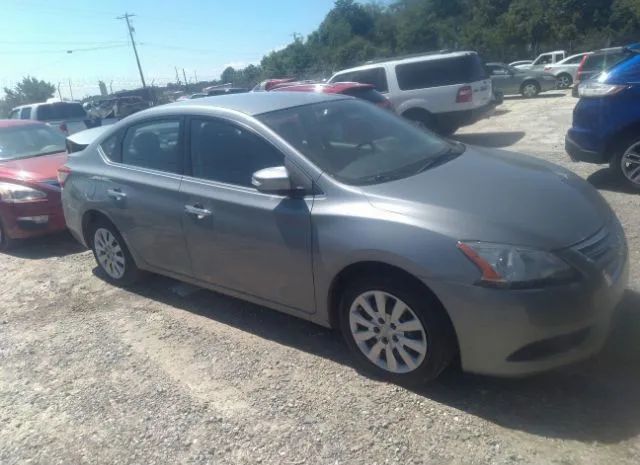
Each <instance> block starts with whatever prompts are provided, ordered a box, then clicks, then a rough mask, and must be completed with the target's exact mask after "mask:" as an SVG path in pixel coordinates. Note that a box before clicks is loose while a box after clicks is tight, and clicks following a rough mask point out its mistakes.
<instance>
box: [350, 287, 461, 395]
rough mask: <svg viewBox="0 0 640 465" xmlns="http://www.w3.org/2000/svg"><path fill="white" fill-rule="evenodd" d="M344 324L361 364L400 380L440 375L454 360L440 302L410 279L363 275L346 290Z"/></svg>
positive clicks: (448, 324)
mask: <svg viewBox="0 0 640 465" xmlns="http://www.w3.org/2000/svg"><path fill="white" fill-rule="evenodd" d="M340 312H341V314H340V325H341V330H342V333H343V335H344V338H345V341H346V343H347V345H348V346H349V348H350V350H351V352H352V353H353V355H354V358H355V360H356V361H357V362H358V364H359V365H360V366H361V367H362V368H363V369H364V370H366V371H368V372H369V373H372V374H373V375H376V376H380V377H383V378H386V379H389V380H391V381H393V382H397V383H400V384H420V383H425V382H427V381H430V380H432V379H434V378H436V377H437V376H438V375H439V374H440V373H441V372H442V370H444V369H445V368H446V367H447V366H448V365H449V363H450V361H451V360H452V358H453V356H454V355H455V352H456V347H457V345H456V341H455V336H454V332H453V328H452V326H451V322H450V321H449V319H448V317H447V315H446V313H445V311H444V309H443V308H442V305H441V304H440V303H439V302H438V301H437V299H435V298H434V297H433V296H432V295H430V294H429V293H428V292H426V291H425V290H424V289H421V288H419V287H416V286H411V285H410V284H408V283H407V280H404V279H396V278H393V277H375V276H364V277H362V278H359V279H358V280H356V281H355V282H353V283H352V284H351V285H350V286H348V288H347V289H346V292H345V293H344V295H343V298H342V304H341V308H340Z"/></svg>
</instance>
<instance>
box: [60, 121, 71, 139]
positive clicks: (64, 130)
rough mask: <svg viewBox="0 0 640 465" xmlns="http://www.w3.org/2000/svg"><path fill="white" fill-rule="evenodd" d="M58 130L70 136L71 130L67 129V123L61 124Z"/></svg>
mask: <svg viewBox="0 0 640 465" xmlns="http://www.w3.org/2000/svg"><path fill="white" fill-rule="evenodd" d="M58 129H60V130H61V131H62V132H64V133H65V134H66V135H67V136H68V135H69V128H68V127H67V123H61V124H60V126H58Z"/></svg>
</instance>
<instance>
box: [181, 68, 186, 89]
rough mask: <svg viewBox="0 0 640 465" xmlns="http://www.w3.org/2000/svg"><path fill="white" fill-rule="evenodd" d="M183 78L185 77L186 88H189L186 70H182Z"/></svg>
mask: <svg viewBox="0 0 640 465" xmlns="http://www.w3.org/2000/svg"><path fill="white" fill-rule="evenodd" d="M182 76H183V77H184V86H185V87H187V73H185V72H184V68H182Z"/></svg>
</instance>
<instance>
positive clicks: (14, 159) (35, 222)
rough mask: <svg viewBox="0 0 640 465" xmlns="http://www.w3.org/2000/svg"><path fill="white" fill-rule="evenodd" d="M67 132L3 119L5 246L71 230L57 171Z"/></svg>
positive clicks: (1, 230)
mask: <svg viewBox="0 0 640 465" xmlns="http://www.w3.org/2000/svg"><path fill="white" fill-rule="evenodd" d="M66 160H67V154H66V152H65V140H64V135H63V134H62V133H61V132H60V131H59V130H57V129H55V128H52V127H51V126H48V125H46V124H43V123H38V122H35V121H15V120H0V250H2V251H5V250H8V249H10V248H11V246H12V245H13V244H14V242H15V240H16V239H25V238H28V237H34V236H40V235H42V234H48V233H52V232H56V231H61V230H64V229H65V222H64V216H63V213H62V205H61V201H60V185H59V183H58V179H57V175H58V168H60V167H61V166H62V165H63V164H64V163H65V161H66Z"/></svg>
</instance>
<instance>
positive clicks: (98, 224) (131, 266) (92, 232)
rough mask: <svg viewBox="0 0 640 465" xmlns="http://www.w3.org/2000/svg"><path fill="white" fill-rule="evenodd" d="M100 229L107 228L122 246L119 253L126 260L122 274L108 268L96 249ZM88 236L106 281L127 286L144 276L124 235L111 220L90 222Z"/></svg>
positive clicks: (102, 219) (101, 219)
mask: <svg viewBox="0 0 640 465" xmlns="http://www.w3.org/2000/svg"><path fill="white" fill-rule="evenodd" d="M99 230H106V231H108V232H109V233H111V235H112V237H113V238H114V240H115V241H116V242H117V245H118V246H119V248H120V251H121V253H119V254H117V255H118V257H121V258H122V259H123V261H124V265H123V266H124V272H123V273H122V275H121V276H116V275H114V273H113V272H111V271H110V270H108V269H107V267H105V266H104V265H103V264H102V262H101V260H100V259H99V258H98V251H96V232H97V231H99ZM87 238H88V241H89V246H90V247H91V250H92V252H93V257H94V258H95V259H96V263H97V264H98V268H99V270H100V272H101V275H102V277H103V278H104V279H105V280H106V281H108V282H109V283H111V284H113V285H116V286H122V287H126V286H130V285H132V284H135V283H136V282H137V281H139V280H140V278H141V277H142V276H143V273H142V271H141V270H140V269H139V268H138V266H137V265H136V262H135V260H134V259H133V257H132V256H131V253H130V252H129V248H128V247H127V244H126V242H125V241H124V239H123V238H122V235H121V234H120V232H119V231H118V229H117V228H116V227H115V226H114V225H113V224H112V223H111V222H110V221H108V220H106V219H104V218H99V219H97V220H96V221H94V222H92V223H91V224H89V226H88V228H87Z"/></svg>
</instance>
